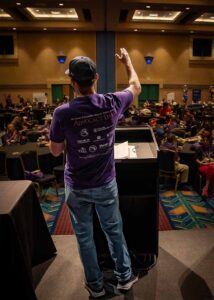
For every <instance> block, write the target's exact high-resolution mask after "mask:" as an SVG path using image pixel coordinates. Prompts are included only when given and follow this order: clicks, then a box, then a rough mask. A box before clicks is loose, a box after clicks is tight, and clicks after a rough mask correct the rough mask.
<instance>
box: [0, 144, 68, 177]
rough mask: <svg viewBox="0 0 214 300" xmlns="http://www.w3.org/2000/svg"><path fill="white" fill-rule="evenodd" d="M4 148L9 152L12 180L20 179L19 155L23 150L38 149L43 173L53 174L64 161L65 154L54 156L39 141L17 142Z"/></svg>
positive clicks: (8, 160)
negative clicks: (38, 143) (56, 167)
mask: <svg viewBox="0 0 214 300" xmlns="http://www.w3.org/2000/svg"><path fill="white" fill-rule="evenodd" d="M2 150H4V151H6V153H7V169H8V175H9V178H10V179H11V180H18V179H20V177H19V163H20V162H19V160H18V157H19V155H20V154H21V152H23V151H30V150H36V151H37V153H38V160H39V166H40V169H41V171H42V172H43V173H46V174H52V173H53V168H54V167H55V166H59V165H61V164H62V162H63V154H62V155H60V156H58V157H54V156H53V155H52V154H51V153H50V150H49V147H47V146H43V147H39V146H38V145H37V143H34V142H28V143H26V144H23V145H21V144H15V145H7V146H3V147H2Z"/></svg>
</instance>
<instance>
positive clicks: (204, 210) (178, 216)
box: [160, 188, 214, 229]
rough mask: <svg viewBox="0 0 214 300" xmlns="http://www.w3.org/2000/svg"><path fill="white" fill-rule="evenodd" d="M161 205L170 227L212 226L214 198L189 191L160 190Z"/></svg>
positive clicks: (213, 220) (213, 223)
mask: <svg viewBox="0 0 214 300" xmlns="http://www.w3.org/2000/svg"><path fill="white" fill-rule="evenodd" d="M160 206H162V208H163V210H164V212H165V214H166V217H167V218H168V220H169V222H170V224H171V227H172V229H191V228H207V227H214V199H206V200H205V199H203V198H202V197H201V196H200V195H199V194H198V193H196V192H195V191H194V190H192V189H191V188H190V190H189V191H177V192H176V193H175V192H174V191H173V190H165V191H164V190H160Z"/></svg>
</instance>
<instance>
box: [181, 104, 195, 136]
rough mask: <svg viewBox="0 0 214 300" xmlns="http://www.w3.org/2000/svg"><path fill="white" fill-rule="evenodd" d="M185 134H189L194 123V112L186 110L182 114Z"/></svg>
mask: <svg viewBox="0 0 214 300" xmlns="http://www.w3.org/2000/svg"><path fill="white" fill-rule="evenodd" d="M184 123H185V130H186V135H189V136H190V135H191V129H192V126H194V125H196V121H195V117H194V114H193V113H191V112H190V111H189V110H187V111H186V112H185V114H184Z"/></svg>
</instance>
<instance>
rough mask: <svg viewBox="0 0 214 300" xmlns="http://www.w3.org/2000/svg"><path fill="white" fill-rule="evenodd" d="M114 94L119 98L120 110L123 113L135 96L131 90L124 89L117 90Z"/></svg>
mask: <svg viewBox="0 0 214 300" xmlns="http://www.w3.org/2000/svg"><path fill="white" fill-rule="evenodd" d="M114 95H115V96H116V97H117V99H119V103H118V111H119V114H123V113H124V112H125V111H126V110H127V109H128V107H129V105H130V104H131V103H132V101H133V99H134V96H133V94H132V92H131V91H129V90H123V91H121V92H115V93H114Z"/></svg>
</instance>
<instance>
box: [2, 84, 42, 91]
mask: <svg viewBox="0 0 214 300" xmlns="http://www.w3.org/2000/svg"><path fill="white" fill-rule="evenodd" d="M0 89H1V90H11V89H26V90H27V89H47V84H43V83H38V84H0Z"/></svg>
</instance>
